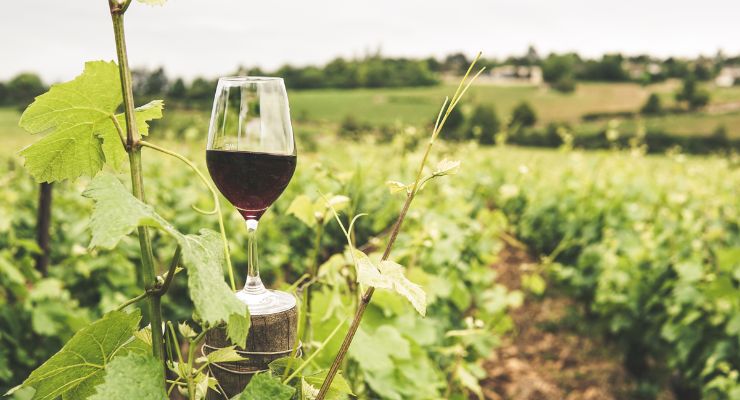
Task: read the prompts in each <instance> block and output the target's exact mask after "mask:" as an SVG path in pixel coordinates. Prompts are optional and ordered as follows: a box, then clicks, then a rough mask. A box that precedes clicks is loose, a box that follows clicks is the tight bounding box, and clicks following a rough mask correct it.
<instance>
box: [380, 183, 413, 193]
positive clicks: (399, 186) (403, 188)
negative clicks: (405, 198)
mask: <svg viewBox="0 0 740 400" xmlns="http://www.w3.org/2000/svg"><path fill="white" fill-rule="evenodd" d="M385 185H386V186H388V190H389V191H390V192H391V194H394V193H398V192H406V193H408V191H409V185H407V184H405V183H403V182H399V181H386V182H385Z"/></svg>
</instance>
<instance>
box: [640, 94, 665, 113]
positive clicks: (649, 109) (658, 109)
mask: <svg viewBox="0 0 740 400" xmlns="http://www.w3.org/2000/svg"><path fill="white" fill-rule="evenodd" d="M662 112H663V106H662V105H661V104H660V97H659V96H658V95H657V94H655V93H651V94H650V97H648V99H647V101H646V102H645V104H644V105H643V106H642V108H641V109H640V113H641V114H645V115H656V114H660V113H662Z"/></svg>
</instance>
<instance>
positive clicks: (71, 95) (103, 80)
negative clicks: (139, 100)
mask: <svg viewBox="0 0 740 400" xmlns="http://www.w3.org/2000/svg"><path fill="white" fill-rule="evenodd" d="M121 101H122V98H121V81H120V78H119V75H118V67H117V66H116V64H115V63H114V62H112V61H111V62H105V61H90V62H87V63H85V70H84V71H83V73H82V74H81V75H79V76H77V77H76V78H75V79H73V80H71V81H69V82H64V83H59V84H56V85H52V86H51V88H50V89H49V91H48V92H46V93H44V94H42V95H40V96H38V97H36V99H35V101H34V102H33V103H32V104H31V105H30V106H28V108H26V110H25V111H24V112H23V115H22V116H21V120H20V122H19V123H18V125H20V126H21V127H22V128H23V129H25V130H27V131H29V132H31V133H40V132H43V131H46V130H48V129H51V128H55V127H58V126H60V125H62V124H65V123H67V124H73V125H74V124H80V123H93V122H95V121H99V120H102V119H106V118H109V117H110V116H111V115H113V111H115V109H116V107H118V105H119V104H121Z"/></svg>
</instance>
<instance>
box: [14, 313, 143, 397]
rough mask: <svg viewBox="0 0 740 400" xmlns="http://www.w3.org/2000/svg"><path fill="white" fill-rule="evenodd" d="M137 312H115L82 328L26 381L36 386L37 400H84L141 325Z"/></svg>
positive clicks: (27, 383)
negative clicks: (61, 397)
mask: <svg viewBox="0 0 740 400" xmlns="http://www.w3.org/2000/svg"><path fill="white" fill-rule="evenodd" d="M140 318H141V317H140V315H139V313H138V311H137V312H134V313H131V314H127V313H125V312H122V311H112V312H110V313H108V314H106V315H105V316H103V318H102V319H99V320H97V321H95V322H93V323H92V324H90V325H88V326H87V327H85V328H83V329H81V330H80V331H78V332H77V333H75V335H74V336H73V337H72V339H70V340H69V342H67V344H65V345H64V347H62V349H61V350H59V352H58V353H56V354H54V355H53V356H52V357H51V358H50V359H48V360H47V361H46V362H45V363H43V364H42V365H41V366H40V367H38V368H36V370H35V371H33V372H32V373H31V375H30V376H29V377H28V378H27V379H26V380H25V381H24V382H23V386H24V387H33V388H34V389H36V393H35V394H34V396H33V399H34V400H37V399H40V400H47V399H54V398H57V397H59V396H64V398H75V399H84V398H87V397H88V396H90V395H92V394H93V393H94V391H95V386H97V385H98V384H100V383H101V382H102V381H103V376H104V374H105V366H106V365H107V364H108V363H109V362H110V361H111V359H113V357H114V356H115V355H116V353H117V352H118V351H119V350H120V349H121V348H122V347H123V346H124V345H125V344H126V343H128V342H129V341H130V340H131V337H132V335H133V334H134V331H136V327H137V326H138V324H139V319H140Z"/></svg>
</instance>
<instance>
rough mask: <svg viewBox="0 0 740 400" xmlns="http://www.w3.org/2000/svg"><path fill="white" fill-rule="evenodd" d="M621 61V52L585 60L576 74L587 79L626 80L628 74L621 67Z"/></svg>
mask: <svg viewBox="0 0 740 400" xmlns="http://www.w3.org/2000/svg"><path fill="white" fill-rule="evenodd" d="M623 61H624V58H623V57H622V55H621V54H606V55H604V56H603V57H602V58H601V60H600V61H596V60H588V61H586V62H585V63H584V64H583V66H582V68H581V70H580V71H579V72H578V74H577V75H576V76H577V78H579V79H583V80H587V81H608V82H621V81H626V80H628V79H629V75H628V74H627V71H625V70H624V68H622V62H623Z"/></svg>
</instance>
